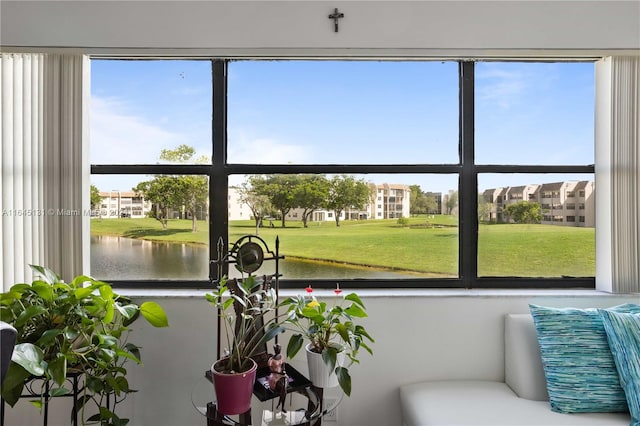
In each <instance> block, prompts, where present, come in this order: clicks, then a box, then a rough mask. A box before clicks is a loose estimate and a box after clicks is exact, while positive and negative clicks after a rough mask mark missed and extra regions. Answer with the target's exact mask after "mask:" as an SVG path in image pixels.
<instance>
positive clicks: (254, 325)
mask: <svg viewBox="0 0 640 426" xmlns="http://www.w3.org/2000/svg"><path fill="white" fill-rule="evenodd" d="M227 284H228V280H227V277H223V278H222V279H221V280H220V282H219V283H218V286H217V288H216V290H215V291H214V292H212V293H207V294H206V295H205V297H206V299H207V301H209V303H210V304H211V305H212V306H215V307H216V308H218V316H219V318H220V321H222V323H223V324H224V330H225V336H226V339H227V346H226V347H227V350H226V352H227V356H225V357H224V358H223V368H224V372H227V373H231V372H235V373H239V372H243V371H247V370H249V369H250V368H251V366H252V363H251V361H250V359H251V357H252V356H253V355H255V354H256V353H257V352H258V350H259V348H261V347H262V345H264V344H265V343H266V342H268V341H269V340H271V339H273V338H274V337H275V336H276V335H277V334H278V333H281V332H283V331H284V328H283V327H282V326H281V325H279V324H278V323H277V322H276V317H275V316H271V317H270V318H267V317H265V315H266V314H269V313H272V312H274V311H275V307H276V303H277V302H276V294H275V290H273V289H271V288H270V289H263V288H262V285H261V282H260V281H259V280H257V279H256V278H255V277H254V276H252V275H249V276H247V277H245V278H242V279H238V280H237V284H238V285H237V286H234V291H232V290H231V289H230V288H229V286H228V285H227ZM234 305H235V306H234ZM236 307H239V309H238V310H237V311H236Z"/></svg>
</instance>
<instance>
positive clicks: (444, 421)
mask: <svg viewBox="0 0 640 426" xmlns="http://www.w3.org/2000/svg"><path fill="white" fill-rule="evenodd" d="M400 402H401V407H402V414H403V421H404V424H405V425H406V426H484V425H486V426H552V425H558V426H578V425H585V426H629V422H630V420H631V417H630V416H629V414H624V413H579V414H560V413H555V412H553V411H551V409H550V407H549V402H548V401H532V400H528V399H524V398H518V396H517V395H516V394H515V393H514V392H513V391H512V390H511V388H509V386H507V385H506V384H505V383H501V382H492V381H473V380H471V381H466V380H465V381H433V382H423V383H416V384H410V385H405V386H402V387H401V388H400Z"/></svg>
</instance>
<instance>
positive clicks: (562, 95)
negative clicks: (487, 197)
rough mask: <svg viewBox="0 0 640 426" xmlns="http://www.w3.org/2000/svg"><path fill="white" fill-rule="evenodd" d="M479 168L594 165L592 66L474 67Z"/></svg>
mask: <svg viewBox="0 0 640 426" xmlns="http://www.w3.org/2000/svg"><path fill="white" fill-rule="evenodd" d="M475 78H476V84H475V88H476V95H475V114H476V115H475V129H476V133H475V142H476V150H475V152H476V163H477V164H564V165H569V164H593V163H594V102H595V83H594V65H593V63H591V62H589V63H573V62H571V63H566V62H565V63H559V62H554V63H512V62H510V63H504V62H480V63H478V64H477V65H476V72H475Z"/></svg>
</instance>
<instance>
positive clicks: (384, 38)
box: [0, 0, 640, 57]
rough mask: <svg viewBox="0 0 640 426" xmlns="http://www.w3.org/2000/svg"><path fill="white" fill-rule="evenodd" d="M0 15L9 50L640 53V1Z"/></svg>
mask: <svg viewBox="0 0 640 426" xmlns="http://www.w3.org/2000/svg"><path fill="white" fill-rule="evenodd" d="M0 7H1V10H0V12H1V15H2V16H1V19H2V21H1V24H2V25H1V28H2V29H1V33H0V42H1V43H2V45H3V46H4V47H5V48H7V47H11V46H13V47H19V46H31V47H34V46H44V47H70V48H75V49H76V50H79V51H84V52H87V51H89V52H103V53H118V52H121V53H125V52H129V53H130V52H131V50H132V49H138V50H139V52H138V53H139V54H142V55H144V54H149V53H153V52H158V51H162V49H168V51H170V52H173V53H175V52H176V51H177V50H178V49H180V52H181V53H183V54H189V53H190V50H191V52H195V53H202V52H203V51H204V52H209V53H213V52H215V53H218V54H231V55H251V54H257V55H260V54H269V53H271V54H277V53H282V54H285V53H286V54H291V55H314V56H315V55H322V54H324V55H332V54H338V53H340V54H360V55H362V54H370V55H373V56H375V55H378V54H385V50H389V52H386V53H389V54H393V55H396V56H397V55H400V56H412V55H423V54H425V51H426V52H428V53H429V54H431V55H434V56H438V55H442V56H456V57H461V56H468V55H493V56H503V55H507V54H519V55H527V54H528V53H530V52H527V51H529V50H531V51H540V50H541V49H542V50H547V51H548V52H547V53H548V54H552V55H555V54H564V53H565V52H562V50H566V51H573V53H574V54H577V55H581V54H585V52H586V54H589V52H594V51H598V50H608V51H611V49H639V48H640V3H639V2H637V1H611V0H609V1H582V0H575V1H484V0H482V1H334V2H328V1H295V2H294V1H153V0H149V1H127V2H124V1H100V0H94V1H22V0H20V1H15V0H3V1H2V3H1V6H0ZM335 7H338V8H339V9H340V11H341V12H344V14H345V17H344V18H343V19H342V20H341V21H340V31H339V32H338V33H335V32H334V31H333V21H331V20H330V19H328V14H329V13H331V12H332V11H333V9H334V8H335ZM142 49H144V50H142ZM189 49H190V50H189ZM336 49H338V50H336ZM340 49H341V50H340ZM345 49H348V50H345ZM394 49H395V50H394ZM398 49H400V50H398ZM18 50H19V49H18ZM392 50H393V51H392ZM515 50H519V53H518V52H515Z"/></svg>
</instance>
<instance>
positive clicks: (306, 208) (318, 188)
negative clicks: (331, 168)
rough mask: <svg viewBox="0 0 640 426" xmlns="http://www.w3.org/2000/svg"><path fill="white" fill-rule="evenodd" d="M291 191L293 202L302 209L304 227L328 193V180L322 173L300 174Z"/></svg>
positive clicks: (320, 206) (322, 203)
mask: <svg viewBox="0 0 640 426" xmlns="http://www.w3.org/2000/svg"><path fill="white" fill-rule="evenodd" d="M298 179H299V181H298V183H297V185H296V187H295V189H294V191H293V198H294V204H295V206H296V207H299V208H301V209H302V224H303V226H304V227H305V228H306V227H307V223H308V221H309V218H310V217H311V215H312V214H313V212H314V211H316V210H318V209H320V208H322V206H323V205H324V203H325V201H326V200H327V197H328V195H329V181H328V180H327V178H326V177H324V176H323V175H300V176H299V177H298Z"/></svg>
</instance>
